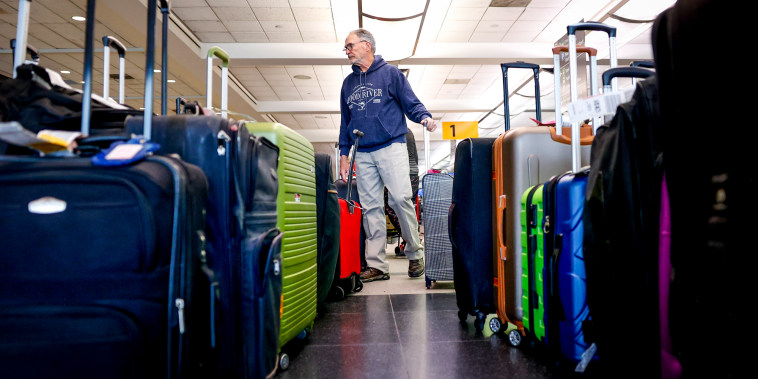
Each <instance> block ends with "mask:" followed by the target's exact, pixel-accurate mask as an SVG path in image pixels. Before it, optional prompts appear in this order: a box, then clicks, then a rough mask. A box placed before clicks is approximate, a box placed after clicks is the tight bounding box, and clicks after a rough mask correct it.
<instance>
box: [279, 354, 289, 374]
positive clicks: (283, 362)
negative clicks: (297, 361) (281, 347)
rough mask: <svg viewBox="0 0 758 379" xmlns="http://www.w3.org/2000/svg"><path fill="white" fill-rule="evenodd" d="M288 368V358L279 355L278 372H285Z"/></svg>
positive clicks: (287, 356)
mask: <svg viewBox="0 0 758 379" xmlns="http://www.w3.org/2000/svg"><path fill="white" fill-rule="evenodd" d="M288 368H290V356H289V355H288V354H287V353H281V354H280V355H279V370H281V371H285V370H287V369H288Z"/></svg>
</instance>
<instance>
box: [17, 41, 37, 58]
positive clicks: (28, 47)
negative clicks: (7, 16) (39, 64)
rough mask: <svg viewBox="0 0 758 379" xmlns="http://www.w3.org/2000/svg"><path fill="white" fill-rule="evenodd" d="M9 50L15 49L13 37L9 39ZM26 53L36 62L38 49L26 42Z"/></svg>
mask: <svg viewBox="0 0 758 379" xmlns="http://www.w3.org/2000/svg"><path fill="white" fill-rule="evenodd" d="M11 50H14V51H15V50H16V39H15V38H13V39H11ZM26 53H27V54H29V56H30V57H32V60H33V61H35V62H36V61H38V60H39V50H37V48H36V47H34V46H32V45H30V44H28V43H27V44H26Z"/></svg>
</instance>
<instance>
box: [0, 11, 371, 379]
mask: <svg viewBox="0 0 758 379" xmlns="http://www.w3.org/2000/svg"><path fill="white" fill-rule="evenodd" d="M21 5H22V6H20V7H19V10H20V17H19V20H20V22H19V30H24V22H27V23H28V12H29V7H30V6H31V2H29V1H28V0H25V1H22V2H21ZM156 6H157V4H156V1H155V0H150V1H149V3H148V7H147V9H148V10H149V11H148V30H147V50H146V56H147V58H146V70H145V72H146V87H145V110H144V112H143V111H136V110H133V109H131V108H128V107H123V106H121V107H116V108H113V107H109V106H107V105H103V102H94V104H93V103H91V102H90V100H89V99H90V98H92V96H91V93H92V81H91V72H92V56H93V50H94V46H93V42H92V41H93V38H92V36H93V32H94V20H95V19H96V14H95V4H94V1H93V0H91V1H89V2H88V6H87V20H88V22H87V26H86V35H87V42H86V48H85V84H84V90H83V91H81V93H77V92H76V91H64V90H61V89H60V88H59V87H57V86H55V85H54V84H53V83H50V82H49V81H48V85H47V86H45V85H39V83H40V79H42V80H45V79H48V78H47V75H48V74H49V71H47V70H45V69H44V68H42V67H40V66H37V65H19V66H18V68H17V70H15V71H17V72H18V73H19V75H18V77H16V78H14V79H9V80H6V81H4V82H3V83H2V88H3V98H4V99H6V100H4V103H3V112H2V113H3V121H4V123H3V124H2V125H3V131H4V132H8V131H12V132H14V133H21V134H24V133H28V130H32V131H39V130H40V129H63V130H69V131H73V130H75V129H76V126H74V125H75V124H76V123H78V124H79V125H80V126H81V132H82V135H83V136H84V138H78V139H77V142H78V147H76V149H74V150H71V151H67V152H64V153H65V154H63V155H64V156H63V157H59V156H54V155H52V154H37V153H36V152H35V151H34V150H33V149H28V148H27V147H28V145H26V147H18V146H12V145H11V144H7V143H3V147H4V149H3V151H4V152H5V154H3V155H0V198H2V199H3V202H2V205H0V227H2V228H3V230H5V231H6V233H7V234H5V235H6V238H4V240H3V244H2V247H1V248H0V249H1V250H2V252H3V254H2V255H3V257H4V258H5V264H3V265H2V269H0V273H2V276H3V280H2V281H0V282H1V283H2V284H0V286H1V288H2V290H0V294H2V295H1V296H0V330H1V331H2V333H0V337H1V338H0V366H2V367H3V377H9V378H16V377H18V378H21V377H39V378H42V377H54V376H60V375H71V376H76V377H82V378H88V377H93V378H94V377H98V378H102V377H124V378H136V377H140V378H143V377H167V378H176V377H195V376H197V377H246V378H259V377H266V376H271V375H273V373H274V372H276V370H277V368H278V366H280V368H282V369H284V368H286V367H285V366H286V365H288V363H289V362H288V356H287V355H286V353H285V348H286V347H287V346H288V343H290V342H291V341H292V340H294V339H297V338H303V337H305V336H307V333H308V332H309V330H310V328H311V327H312V326H313V323H314V320H315V317H316V313H317V308H318V307H317V304H320V303H323V302H324V301H325V300H326V296H324V295H322V294H324V293H328V292H329V291H330V290H331V289H332V288H333V286H340V285H342V287H344V288H347V289H348V290H350V291H354V290H359V286H360V281H359V280H357V273H358V272H359V271H360V267H359V266H358V268H357V269H356V268H355V265H354V264H353V266H351V267H349V268H343V269H342V271H343V272H346V274H345V275H343V272H340V271H339V270H340V265H339V264H338V263H337V259H336V257H337V256H339V254H340V250H344V249H340V244H339V231H340V230H339V229H340V217H339V216H340V214H339V211H337V216H338V217H333V216H332V215H329V214H327V212H329V211H328V210H327V208H328V206H327V205H326V204H327V203H329V204H333V205H331V207H332V208H331V209H334V205H336V204H337V201H336V200H337V199H336V197H335V198H331V199H330V200H334V201H327V200H324V199H325V198H326V196H331V195H333V194H334V195H336V193H335V192H336V191H334V190H333V188H327V189H326V190H325V191H324V194H321V193H320V192H319V193H317V192H318V191H319V188H318V187H317V178H316V171H317V166H316V163H317V162H316V154H314V152H313V146H312V145H311V143H310V142H309V141H307V140H306V139H305V138H304V137H302V136H301V135H299V134H298V133H296V132H294V131H293V130H291V129H289V128H287V127H286V126H284V125H281V124H277V123H256V122H245V121H235V120H231V119H227V118H224V117H218V116H192V115H174V116H166V115H163V116H155V115H153V113H152V106H151V105H152V103H153V100H152V96H153V90H152V75H153V66H154V55H155V54H154V47H155V21H156V13H155V11H154V10H155V9H156ZM160 9H161V10H162V11H163V12H164V19H165V17H166V15H167V14H168V12H169V5H168V3H167V2H161V6H160ZM24 14H25V16H24ZM24 37H25V36H24V34H23V33H20V34H19V36H18V37H17V42H18V44H17V46H18V48H17V50H16V51H17V52H18V53H19V54H18V55H20V56H24V55H25V54H22V52H24V51H25V50H26V49H25V46H26V44H25V43H24ZM163 37H164V40H163V48H164V49H165V48H166V35H165V33H164V35H163ZM104 43H106V45H111V46H116V44H115V43H114V42H113V39H108V40H104ZM123 54H124V51H122V50H119V55H120V57H123ZM165 56H166V55H165V54H164V58H165ZM215 58H220V59H221V62H222V92H224V93H222V108H223V113H225V111H226V109H225V105H224V104H225V103H226V101H225V99H226V96H227V95H226V93H225V91H226V88H225V87H224V86H223V82H224V80H223V79H225V77H226V75H227V66H228V63H229V57H228V55H227V54H226V53H225V52H224V51H223V50H221V49H218V48H213V49H211V50H210V51H209V52H208V71H209V75H208V78H209V81H208V83H207V84H208V93H209V95H208V104H207V108H210V105H211V100H210V99H211V98H212V96H211V95H210V92H211V88H212V83H211V82H210V79H211V78H212V75H211V74H210V73H211V72H212V70H213V68H214V65H213V62H214V59H215ZM22 62H23V61H22ZM163 69H164V72H165V70H166V62H164V64H163ZM164 82H165V75H164ZM120 84H123V81H121V82H120ZM19 88H20V89H19ZM50 88H52V92H58V93H57V94H55V95H50V92H51V90H50ZM14 91H26V92H25V93H34V94H35V96H36V97H32V98H34V99H42V100H41V101H43V102H48V103H52V104H55V105H54V106H52V107H47V108H46V109H45V108H44V107H43V108H41V107H39V106H38V103H34V104H30V103H24V102H23V101H28V99H29V98H30V97H23V96H15V95H16V94H17V93H18V92H14ZM105 93H106V96H107V90H106V92H105ZM163 93H164V94H165V87H164V91H163ZM82 99H88V100H86V101H82ZM77 102H78V104H79V105H78V106H79V107H80V108H79V109H80V111H79V112H77V113H76V114H73V115H71V112H68V113H66V112H61V113H65V117H63V118H62V120H63V121H60V119H59V122H58V123H56V122H54V121H50V122H47V123H42V122H36V121H33V120H30V119H29V118H28V117H27V118H24V117H22V115H24V114H26V115H29V114H31V113H33V111H32V109H45V110H44V111H43V113H44V112H48V113H50V114H54V113H55V112H57V111H60V109H61V108H59V107H57V106H58V105H60V104H61V103H63V104H64V105H63V106H64V107H68V108H71V107H74V108H75V107H76V104H77ZM180 103H181V102H180V101H177V104H178V105H180ZM163 104H164V107H163V108H164V109H163V112H164V114H165V100H164V101H163ZM185 105H186V104H185ZM68 108H66V109H68ZM199 108H201V107H199V105H197V107H196V109H199ZM51 109H52V110H51ZM94 109H97V111H93V110H94ZM180 110H181V107H179V106H178V107H177V112H179V111H180ZM13 111H16V112H15V113H14V112H13ZM37 113H40V112H39V111H37ZM95 114H98V115H101V116H102V117H100V116H99V117H93V115H95ZM103 119H106V120H107V121H108V122H101V120H103ZM111 119H113V120H111ZM37 120H39V118H38V119H37ZM46 120H48V121H49V119H46ZM3 134H4V135H6V136H7V135H9V134H8V133H3ZM114 141H115V142H114ZM32 146H33V147H37V148H39V146H38V145H32ZM325 165H326V166H325V167H326V168H327V169H328V170H329V174H330V173H331V164H330V162H326V163H325ZM329 176H330V175H329ZM322 177H323V176H322ZM319 181H321V179H319ZM326 181H327V184H328V185H331V187H333V186H334V183H333V179H332V178H331V177H328V178H326ZM328 185H327V186H328ZM322 195H326V196H322ZM318 200H324V201H323V203H319V204H320V205H319V204H317V203H318ZM337 209H339V208H337ZM332 212H333V211H332ZM334 220H336V222H337V228H336V231H335V230H334V228H332V232H330V234H327V233H326V232H325V230H326V228H324V224H323V223H324V222H327V221H328V222H332V223H334ZM352 225H354V226H355V227H358V225H356V224H355V221H353V223H352ZM335 236H336V241H337V242H336V243H335ZM322 244H323V245H331V247H327V246H321V245H322ZM334 246H336V249H335V248H334ZM353 251H354V252H353V253H352V255H350V257H351V258H352V259H354V260H355V261H357V259H358V258H357V257H358V252H357V249H354V250H353ZM346 254H347V253H346ZM348 260H350V259H343V261H348ZM343 266H344V264H343ZM350 270H352V271H350ZM345 276H347V280H348V281H349V284H350V285H345V284H343V282H342V281H340V280H344V279H345ZM324 288H326V290H325V289H324ZM280 352H281V354H280Z"/></svg>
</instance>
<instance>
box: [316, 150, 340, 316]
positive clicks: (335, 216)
mask: <svg viewBox="0 0 758 379" xmlns="http://www.w3.org/2000/svg"><path fill="white" fill-rule="evenodd" d="M315 158H316V216H317V219H316V224H317V229H318V232H317V234H318V290H317V292H318V300H317V307H319V308H322V307H323V304H324V302H326V300H327V298H328V297H329V290H330V289H331V288H332V283H333V282H334V277H335V272H336V270H337V261H338V260H339V254H340V204H339V201H338V198H337V187H336V186H335V185H334V175H333V174H332V169H333V166H332V156H331V155H329V154H324V153H316V155H315ZM317 310H318V311H319V313H321V311H322V310H321V309H317Z"/></svg>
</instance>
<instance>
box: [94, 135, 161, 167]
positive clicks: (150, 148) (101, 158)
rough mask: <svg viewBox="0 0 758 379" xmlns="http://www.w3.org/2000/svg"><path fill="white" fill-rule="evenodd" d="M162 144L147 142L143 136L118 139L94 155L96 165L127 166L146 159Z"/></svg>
mask: <svg viewBox="0 0 758 379" xmlns="http://www.w3.org/2000/svg"><path fill="white" fill-rule="evenodd" d="M159 148H160V145H159V144H157V143H152V142H145V140H144V139H142V138H132V139H130V140H129V141H126V142H124V141H118V142H114V143H113V144H111V146H110V147H109V148H108V149H105V150H103V151H101V152H100V153H98V154H97V155H95V156H93V157H92V164H94V165H95V166H127V165H130V164H132V163H134V162H139V161H141V160H143V159H145V158H146V157H147V156H148V155H150V154H151V153H152V152H154V151H156V150H158V149H159Z"/></svg>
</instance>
